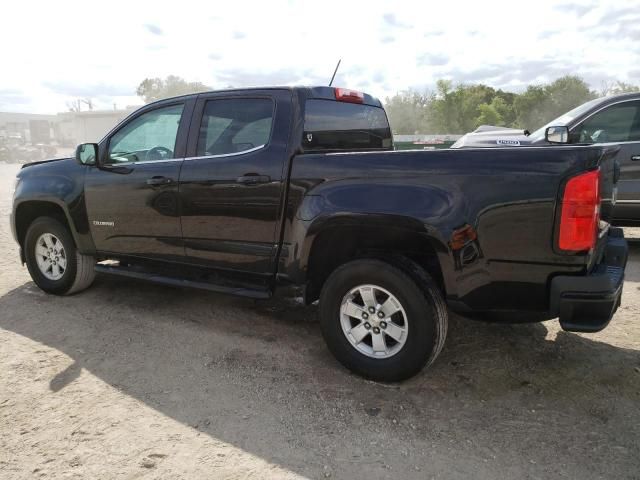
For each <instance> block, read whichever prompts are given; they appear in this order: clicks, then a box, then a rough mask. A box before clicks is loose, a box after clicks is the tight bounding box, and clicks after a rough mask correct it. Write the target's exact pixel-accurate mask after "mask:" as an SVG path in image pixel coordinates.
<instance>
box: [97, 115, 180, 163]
mask: <svg viewBox="0 0 640 480" xmlns="http://www.w3.org/2000/svg"><path fill="white" fill-rule="evenodd" d="M183 108H184V105H171V106H169V107H163V108H159V109H157V110H152V111H150V112H147V113H144V114H142V115H140V116H139V117H137V118H135V119H134V120H132V121H131V122H129V123H128V124H126V125H125V126H124V127H122V128H121V129H120V130H118V131H117V132H116V133H115V134H114V135H113V136H112V137H111V139H110V140H109V155H108V159H107V163H109V164H119V163H130V162H143V161H158V160H168V159H171V158H175V155H174V151H175V146H176V137H177V136H178V127H179V125H180V118H181V117H182V110H183Z"/></svg>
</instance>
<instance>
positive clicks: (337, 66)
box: [329, 59, 342, 86]
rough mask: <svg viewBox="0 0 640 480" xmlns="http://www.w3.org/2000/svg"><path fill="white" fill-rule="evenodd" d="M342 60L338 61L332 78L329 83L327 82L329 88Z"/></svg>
mask: <svg viewBox="0 0 640 480" xmlns="http://www.w3.org/2000/svg"><path fill="white" fill-rule="evenodd" d="M341 61H342V59H339V60H338V64H337V65H336V69H335V70H334V71H333V76H332V77H331V81H330V82H329V86H331V85H332V84H333V80H334V79H335V78H336V73H338V68H340V62H341Z"/></svg>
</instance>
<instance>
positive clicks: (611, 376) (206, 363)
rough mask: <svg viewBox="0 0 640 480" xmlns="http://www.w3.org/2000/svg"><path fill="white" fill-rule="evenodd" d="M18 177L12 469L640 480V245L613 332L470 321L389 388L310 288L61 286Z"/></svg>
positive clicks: (2, 317) (4, 169)
mask: <svg viewBox="0 0 640 480" xmlns="http://www.w3.org/2000/svg"><path fill="white" fill-rule="evenodd" d="M15 171H16V167H15V166H0V268H1V272H2V273H1V274H0V478H3V479H5V478H6V479H22V478H25V479H26V478H91V479H93V478H100V479H116V478H117V479H129V478H131V479H133V478H149V479H152V478H158V479H174V478H189V479H191V478H195V479H203V478H230V479H253V478H255V479H264V478H329V477H330V478H340V479H342V478H344V479H361V478H368V479H378V478H393V479H399V478H403V479H404V478H407V479H413V478H415V479H430V478H447V479H449V478H479V479H496V478H518V479H525V478H531V479H536V478H568V479H592V478H615V479H623V478H629V479H630V478H636V479H637V478H640V244H638V243H636V244H634V245H633V246H632V247H631V259H630V264H629V266H628V269H627V280H626V284H625V292H624V298H623V305H622V307H621V309H620V310H619V311H618V313H617V314H616V316H615V318H614V320H613V321H612V323H611V325H610V326H609V327H608V328H607V329H606V330H604V331H603V332H601V333H598V334H592V335H578V334H573V333H567V332H563V331H561V330H560V329H559V328H558V325H557V322H555V321H550V322H546V323H544V324H524V325H495V324H486V323H480V322H474V321H470V320H464V319H462V318H460V317H457V316H455V315H453V314H452V315H451V326H450V332H449V337H448V339H447V344H446V346H445V348H444V351H443V353H442V354H441V356H440V357H439V359H438V360H437V361H436V363H435V364H434V365H433V366H432V368H430V369H429V370H428V371H424V372H423V373H422V374H420V375H418V376H417V377H415V378H413V379H411V380H409V381H407V382H404V383H402V384H400V385H382V384H377V383H374V382H369V381H365V380H363V379H361V378H359V377H357V376H354V375H352V374H350V373H349V372H348V371H346V370H345V369H344V368H342V367H341V366H340V365H339V364H338V363H337V362H336V361H335V360H334V359H333V358H332V357H331V355H330V354H329V352H328V351H327V349H326V348H325V346H324V344H323V342H322V339H321V336H320V331H319V327H318V323H317V322H316V312H315V308H314V307H304V306H301V305H299V304H298V303H296V302H295V301H293V300H287V299H275V300H270V301H252V300H247V299H242V298H232V297H225V296H221V295H216V294H212V293H206V292H202V291H196V290H182V289H175V288H169V287H163V286H158V285H152V284H147V283H144V282H138V281H133V280H128V279H123V278H117V277H108V276H100V277H98V278H97V280H96V282H95V284H94V285H93V287H92V288H91V289H89V290H87V291H86V292H83V293H81V294H79V295H76V296H72V297H63V298H58V297H54V296H48V295H46V294H44V293H43V292H41V291H40V290H38V289H37V288H36V287H35V286H34V284H33V283H32V282H31V280H30V278H29V276H28V273H27V271H26V269H25V268H23V267H21V266H20V263H19V261H18V257H17V248H16V245H15V244H14V243H13V240H12V238H11V234H10V230H9V225H8V216H9V211H10V202H11V201H10V197H9V192H10V190H11V187H12V185H13V176H14V173H15ZM627 233H628V234H630V235H635V236H636V237H640V235H639V232H638V231H631V230H629V231H628V232H627Z"/></svg>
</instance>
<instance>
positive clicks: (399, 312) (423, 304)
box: [319, 259, 448, 382]
mask: <svg viewBox="0 0 640 480" xmlns="http://www.w3.org/2000/svg"><path fill="white" fill-rule="evenodd" d="M398 264H399V265H404V266H407V264H405V263H403V262H398ZM411 266H412V267H415V266H413V265H411ZM418 268H419V267H418ZM417 282H419V283H417ZM319 311H320V325H321V329H322V334H323V336H324V339H325V341H326V343H327V346H328V347H329V350H331V352H332V353H333V355H334V356H335V357H336V358H337V359H338V361H340V363H342V364H343V365H344V366H345V367H347V368H348V369H350V370H352V371H353V372H355V373H357V374H359V375H362V376H363V377H366V378H370V379H372V380H379V381H384V382H396V381H401V380H405V379H407V378H409V377H411V376H413V375H415V374H416V373H418V372H419V371H420V370H421V369H422V368H424V367H425V366H426V365H430V364H431V363H432V362H433V361H434V360H435V358H436V357H437V355H438V354H439V353H440V351H441V350H442V347H443V345H444V339H445V337H446V334H447V323H448V317H447V310H446V306H445V303H444V300H443V298H442V294H441V293H440V291H439V289H438V287H437V286H436V284H435V282H433V280H432V279H431V278H430V277H429V275H428V274H427V273H426V272H424V271H422V270H421V269H420V271H419V272H417V271H416V268H413V271H411V269H410V268H404V269H400V268H397V267H395V266H392V265H390V264H389V263H386V262H383V261H380V260H375V259H362V260H355V261H352V262H349V263H346V264H344V265H342V266H340V267H338V268H337V269H336V270H335V271H334V272H333V273H332V274H331V275H330V276H329V278H328V279H327V281H326V282H325V284H324V286H323V289H322V293H321V295H320V309H319Z"/></svg>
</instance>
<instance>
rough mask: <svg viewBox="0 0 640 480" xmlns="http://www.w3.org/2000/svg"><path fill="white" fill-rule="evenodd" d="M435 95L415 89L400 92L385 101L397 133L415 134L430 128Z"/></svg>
mask: <svg viewBox="0 0 640 480" xmlns="http://www.w3.org/2000/svg"><path fill="white" fill-rule="evenodd" d="M432 97H433V95H432V94H430V93H429V92H424V93H419V92H416V91H413V90H407V91H405V92H400V93H398V94H396V95H394V96H393V97H390V98H387V99H386V101H385V110H386V111H387V115H388V117H389V123H390V124H391V128H392V129H393V133H395V134H396V135H414V134H416V133H423V132H426V131H429V130H430V125H429V114H430V103H431V99H432Z"/></svg>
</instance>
